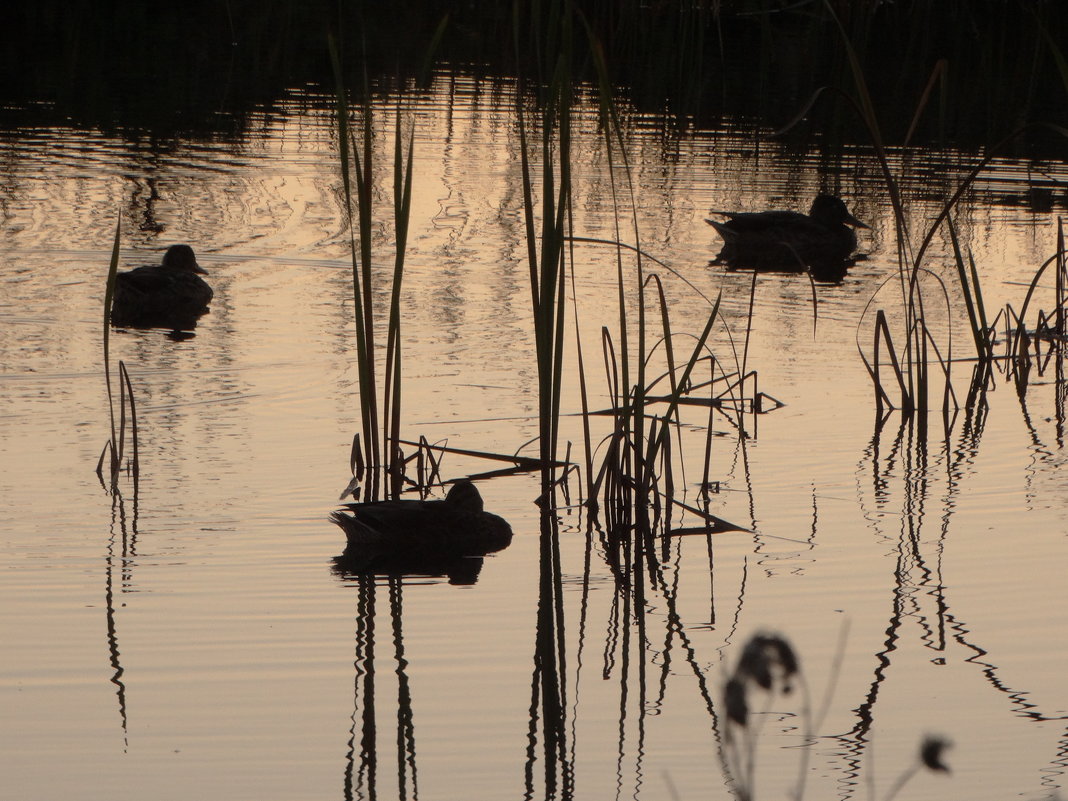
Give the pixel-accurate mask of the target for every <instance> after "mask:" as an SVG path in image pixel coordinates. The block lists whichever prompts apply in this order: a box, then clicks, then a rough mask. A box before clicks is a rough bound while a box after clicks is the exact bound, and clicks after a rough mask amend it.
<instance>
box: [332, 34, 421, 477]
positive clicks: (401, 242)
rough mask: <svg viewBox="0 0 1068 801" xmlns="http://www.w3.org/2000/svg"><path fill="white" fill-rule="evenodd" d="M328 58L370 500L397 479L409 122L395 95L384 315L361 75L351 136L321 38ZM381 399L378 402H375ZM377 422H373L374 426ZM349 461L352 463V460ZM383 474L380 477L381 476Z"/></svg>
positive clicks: (336, 58) (337, 68)
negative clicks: (379, 348)
mask: <svg viewBox="0 0 1068 801" xmlns="http://www.w3.org/2000/svg"><path fill="white" fill-rule="evenodd" d="M329 49H330V58H331V61H332V63H333V66H334V74H335V80H336V84H337V92H336V95H337V125H338V147H339V150H340V160H341V182H342V188H343V192H344V201H345V218H346V221H347V223H348V229H349V251H350V255H351V260H352V298H353V307H354V316H355V324H356V363H357V372H358V376H359V395H360V421H361V426H362V429H361V430H362V433H363V437H362V443H361V444H360V447H361V448H362V450H363V451H364V452H365V457H364V463H365V464H366V469H367V473H366V476H367V479H368V481H369V486H368V488H367V497H372V498H373V497H378V494H379V492H380V490H381V489H382V487H381V486H380V482H381V481H382V479H383V478H385V479H386V480H387V486H386V488H385V489H386V491H388V492H389V493H391V494H396V493H397V492H399V491H400V489H401V484H402V481H403V464H404V458H403V454H401V452H400V421H401V410H402V407H401V398H402V393H401V388H402V380H401V379H402V359H401V356H402V349H401V312H400V298H401V288H402V285H403V278H404V257H405V248H406V245H407V238H408V223H409V219H410V217H411V202H412V154H413V151H414V138H415V129H414V126H413V127H412V128H410V129H409V131H408V134H407V137H405V135H404V133H403V130H402V129H403V118H404V115H403V113H402V112H403V108H402V106H401V101H400V99H398V101H397V108H396V121H395V127H394V134H393V170H392V174H393V208H392V215H393V223H394V230H395V234H396V244H395V249H394V255H393V272H392V277H391V280H390V292H389V306H388V312H383V311H382V310H381V309H376V308H375V298H376V292H375V280H376V279H375V270H374V263H373V256H374V253H373V249H372V244H373V222H374V207H373V199H374V191H373V190H374V182H375V175H376V172H375V170H376V165H375V158H374V104H373V101H372V96H371V90H370V86H369V84H368V81H367V78H366V75H365V76H364V81H363V91H362V101H361V104H360V108H361V115H360V116H361V120H360V122H359V128H358V130H359V134H358V138H357V134H354V133H353V131H352V124H351V121H350V110H349V103H348V93H347V91H346V89H345V84H344V78H343V72H342V64H341V57H340V54H339V50H338V46H337V43H336V41H335V40H334V39H333V38H331V39H330V42H329ZM383 314H385V315H386V317H387V322H386V349H385V356H384V359H385V365H384V379H383V385H382V387H381V393H382V395H381V402H380V401H379V386H378V375H379V365H378V356H377V353H376V346H375V341H376V328H377V320H379V319H380V318H381V316H382V315H383ZM380 403H381V406H380ZM380 426H381V427H380ZM355 461H356V460H355V459H354V460H353V463H354V464H355ZM383 474H384V476H383Z"/></svg>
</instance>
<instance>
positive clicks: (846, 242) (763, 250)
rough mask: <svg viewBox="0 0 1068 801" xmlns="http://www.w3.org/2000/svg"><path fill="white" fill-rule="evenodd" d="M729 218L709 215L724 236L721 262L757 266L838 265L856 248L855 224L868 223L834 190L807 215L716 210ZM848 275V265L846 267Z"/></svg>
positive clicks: (819, 199)
mask: <svg viewBox="0 0 1068 801" xmlns="http://www.w3.org/2000/svg"><path fill="white" fill-rule="evenodd" d="M713 213H714V214H721V215H723V216H725V217H727V218H728V219H727V221H726V222H720V221H718V220H705V222H707V223H708V224H709V225H711V226H712V227H713V228H715V229H716V232H717V233H718V234H719V235H720V236H721V237H723V249H722V250H721V251H720V252H719V255H718V256H717V257H716V262H718V263H720V264H727V265H730V266H732V267H750V268H753V269H758V270H759V269H773V270H774V269H779V270H802V269H804V268H805V267H811V268H813V271H814V272H815V271H818V270H825V271H826V270H833V268H835V267H838V266H841V265H843V264H845V263H846V261H847V260H848V259H849V257H850V255H851V254H852V253H853V251H854V250H856V247H857V235H856V232H855V231H854V230H853V228H851V227H849V226H854V227H857V228H867V227H868V226H867V225H865V224H864V223H862V222H861V221H860V220H858V219H857V218H856V217H854V216H853V215H852V214H850V213H849V210H848V209H847V208H846V205H845V203H843V202H842V200H841V199H840V198H837V197H835V196H834V195H817V196H816V199H815V200H813V201H812V208H811V209H809V212H808V214H801V213H800V212H796V211H762V212H757V213H741V212H726V211H716V212H713ZM843 274H844V270H843Z"/></svg>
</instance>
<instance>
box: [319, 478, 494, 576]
mask: <svg viewBox="0 0 1068 801" xmlns="http://www.w3.org/2000/svg"><path fill="white" fill-rule="evenodd" d="M330 519H331V520H332V521H333V522H334V523H336V524H337V525H338V526H340V527H341V529H342V530H343V531H344V532H345V537H346V538H347V540H348V544H347V545H346V547H345V552H344V553H343V554H342V556H341V557H340V560H344V561H346V562H347V563H348V565H349V567H350V569H353V568H355V567H358V568H362V569H371V570H377V569H378V568H379V567H380V566H384V567H387V568H388V567H389V566H391V565H401V566H403V565H418V566H420V568H425V567H426V566H427V565H433V564H436V563H447V562H449V561H451V560H455V559H457V558H463V557H467V556H482V555H485V554H488V553H492V552H493V551H499V550H501V549H502V548H506V547H508V545H509V544H510V543H511V541H512V529H511V526H509V525H508V523H507V522H506V521H505V520H504V519H502V518H500V517H498V516H497V515H494V514H490V513H489V512H487V511H485V510H484V508H483V502H482V496H481V495H480V494H479V492H478V488H477V487H475V485H474V484H472V483H471V482H470V481H467V480H463V481H457V482H456V483H455V484H453V485H452V488H451V489H450V490H449V493H448V495H446V496H445V498H444V500H434V501H416V500H396V501H375V502H370V503H349V504H345V506H344V507H343V509H341V510H338V511H336V512H334V513H333V514H332V515H331V516H330ZM340 560H339V561H340ZM390 572H394V571H390ZM395 572H426V570H425V569H418V570H412V571H408V570H404V569H399V568H398V569H397V570H396V571H395Z"/></svg>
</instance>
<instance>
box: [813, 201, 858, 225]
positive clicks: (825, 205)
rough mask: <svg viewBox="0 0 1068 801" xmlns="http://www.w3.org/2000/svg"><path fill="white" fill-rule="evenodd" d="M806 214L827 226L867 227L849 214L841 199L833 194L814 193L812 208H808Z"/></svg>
mask: <svg viewBox="0 0 1068 801" xmlns="http://www.w3.org/2000/svg"><path fill="white" fill-rule="evenodd" d="M808 216H809V217H811V218H812V219H814V220H816V221H817V222H819V223H822V224H823V225H826V226H828V227H831V226H835V225H852V226H855V227H856V228H867V227H868V226H867V225H865V224H864V223H862V222H861V221H860V220H858V219H857V218H856V217H854V216H853V215H852V214H850V213H849V209H847V208H846V204H845V203H843V202H842V199H841V198H838V197H835V196H834V195H816V199H815V200H813V201H812V208H811V209H809V212H808Z"/></svg>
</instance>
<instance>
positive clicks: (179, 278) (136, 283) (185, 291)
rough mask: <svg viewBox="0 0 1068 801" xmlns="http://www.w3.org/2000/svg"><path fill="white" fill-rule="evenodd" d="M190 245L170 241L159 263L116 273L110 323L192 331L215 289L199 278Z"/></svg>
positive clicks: (120, 325) (199, 270) (199, 271)
mask: <svg viewBox="0 0 1068 801" xmlns="http://www.w3.org/2000/svg"><path fill="white" fill-rule="evenodd" d="M201 275H207V271H206V270H205V269H204V268H203V267H201V266H200V265H199V264H197V259H196V255H195V254H194V253H193V249H192V248H191V247H189V245H171V246H170V247H169V248H168V249H167V252H166V253H165V254H163V262H162V263H161V264H156V265H149V266H145V267H138V268H137V269H136V270H130V271H129V272H125V273H119V274H118V275H116V276H115V295H114V299H113V300H112V304H111V324H112V325H114V326H117V327H120V328H169V329H171V330H173V331H175V332H179V331H191V330H192V329H194V328H196V325H197V320H198V319H199V318H200V317H201V316H202V315H204V314H206V313H207V311H208V304H209V303H210V302H211V299H212V297H214V295H215V293H214V292H213V291H212V288H211V287H210V286H208V283H207V282H206V281H205V280H204V279H203V278H201V277H200V276H201Z"/></svg>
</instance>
